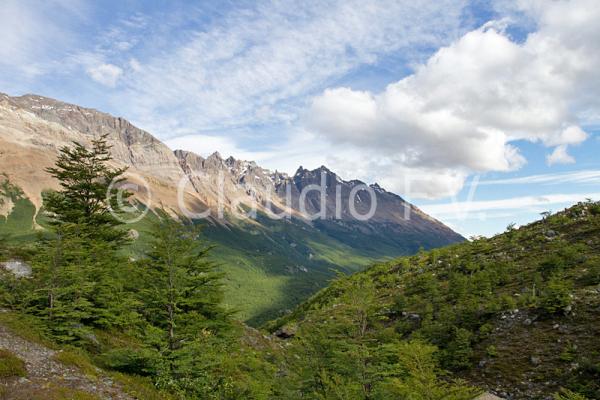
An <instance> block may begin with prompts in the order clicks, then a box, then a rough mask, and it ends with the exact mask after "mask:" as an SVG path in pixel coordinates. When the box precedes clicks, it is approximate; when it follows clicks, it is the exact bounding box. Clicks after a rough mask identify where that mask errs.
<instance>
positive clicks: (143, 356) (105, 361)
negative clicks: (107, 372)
mask: <svg viewBox="0 0 600 400" xmlns="http://www.w3.org/2000/svg"><path fill="white" fill-rule="evenodd" d="M100 363H101V364H102V365H103V366H104V367H106V368H108V369H112V370H114V371H119V372H123V373H127V374H135V375H141V376H147V375H153V374H155V373H156V371H157V369H158V364H159V354H157V353H156V352H154V351H152V350H148V349H140V350H138V349H130V348H122V349H115V350H111V351H108V352H106V353H104V354H102V355H101V356H100Z"/></svg>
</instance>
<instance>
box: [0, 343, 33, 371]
mask: <svg viewBox="0 0 600 400" xmlns="http://www.w3.org/2000/svg"><path fill="white" fill-rule="evenodd" d="M26 375H27V369H26V368H25V361H23V360H21V359H20V358H19V357H17V355H16V354H14V353H13V352H11V351H9V350H6V349H0V378H9V377H19V376H26Z"/></svg>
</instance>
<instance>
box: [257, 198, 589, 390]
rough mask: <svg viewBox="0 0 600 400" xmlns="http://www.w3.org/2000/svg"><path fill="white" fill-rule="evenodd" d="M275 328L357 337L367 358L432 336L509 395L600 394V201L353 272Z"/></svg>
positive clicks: (447, 364) (445, 355) (466, 369)
mask: <svg viewBox="0 0 600 400" xmlns="http://www.w3.org/2000/svg"><path fill="white" fill-rule="evenodd" d="M267 328H268V329H269V331H271V332H273V333H274V334H276V335H278V336H280V337H282V338H286V340H287V341H288V342H289V344H290V345H291V346H292V347H293V346H294V345H298V343H306V342H312V343H314V342H315V339H314V338H316V337H321V338H328V339H329V340H330V342H329V343H330V346H333V347H334V350H332V352H333V354H336V352H339V351H342V352H343V350H342V347H343V346H344V345H342V344H340V345H335V344H332V343H345V345H346V347H351V345H350V343H352V346H354V347H351V348H353V351H355V352H356V353H355V354H366V356H365V358H364V360H365V362H366V363H369V362H373V358H370V357H372V355H373V354H376V351H378V350H377V349H382V348H385V347H386V346H388V345H389V344H390V343H395V342H396V341H397V340H401V341H411V340H425V341H427V342H429V343H432V344H434V345H436V346H437V347H438V349H439V350H437V351H436V357H437V358H438V359H439V360H440V362H441V365H442V366H443V367H444V368H445V369H447V370H449V371H451V372H452V376H454V377H460V378H463V379H465V380H466V381H468V382H469V383H470V384H472V385H475V386H478V387H480V388H482V389H485V390H487V391H489V392H492V393H496V394H498V395H499V396H501V397H502V398H508V399H547V398H550V397H551V395H552V394H553V393H556V392H558V391H559V390H561V388H567V389H570V390H572V391H573V392H575V393H580V394H581V395H584V396H586V397H587V398H595V399H597V398H600V383H599V382H600V342H599V341H598V336H599V335H600V204H599V203H592V202H588V203H583V204H578V205H576V206H574V207H572V208H569V209H567V210H565V211H563V212H559V213H557V214H555V215H551V216H550V215H547V216H545V217H544V219H543V220H541V221H538V222H535V223H533V224H531V225H528V226H524V227H521V228H519V229H515V228H513V227H509V229H508V230H507V232H506V233H504V234H501V235H498V236H495V237H493V238H490V239H479V240H476V241H475V242H471V243H464V244H459V245H454V246H449V247H446V248H443V249H437V250H432V251H429V252H420V253H419V254H417V255H415V256H412V257H406V258H400V259H397V260H394V261H391V262H386V263H383V264H380V265H377V266H374V267H372V268H369V269H368V270H366V271H364V272H360V273H356V274H354V275H352V276H350V277H342V278H340V279H338V280H337V281H335V282H334V283H333V284H332V285H330V286H329V287H328V288H327V289H324V290H322V291H320V292H319V293H318V294H316V295H315V296H314V297H312V298H311V299H310V300H309V301H307V302H305V303H303V304H302V305H301V306H299V307H298V308H296V309H295V310H294V311H293V312H292V313H291V314H289V315H288V316H286V317H284V318H280V319H279V320H277V321H274V322H271V323H269V324H267ZM356 329H359V330H360V332H361V334H360V335H358V336H357V334H356V331H355V330H356ZM335 346H338V348H337V350H335ZM357 349H358V350H357ZM338 354H340V353H338ZM369 354H370V355H371V356H369ZM336 357H337V356H334V359H333V360H331V359H330V360H329V361H328V362H324V365H332V366H331V367H325V368H326V369H327V370H328V371H330V372H331V373H334V372H335V371H336V368H337V367H335V366H333V365H334V364H335V358H336ZM357 357H360V356H357ZM338 371H339V369H338ZM351 376H352V375H346V376H345V377H347V378H350V377H351ZM354 379H361V378H356V377H355V378H354ZM549 396H550V397H549ZM573 398H575V397H573Z"/></svg>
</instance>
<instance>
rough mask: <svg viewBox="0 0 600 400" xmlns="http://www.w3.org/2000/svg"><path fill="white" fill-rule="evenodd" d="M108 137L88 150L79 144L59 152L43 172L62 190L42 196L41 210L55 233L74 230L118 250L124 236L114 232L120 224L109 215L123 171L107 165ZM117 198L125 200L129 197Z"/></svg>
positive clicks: (115, 203) (127, 194)
mask: <svg viewBox="0 0 600 400" xmlns="http://www.w3.org/2000/svg"><path fill="white" fill-rule="evenodd" d="M107 136H108V135H106V134H105V135H102V136H100V137H99V138H98V139H94V140H93V141H92V147H91V149H87V148H86V147H85V146H84V145H82V144H81V143H78V142H73V147H68V146H65V147H63V148H61V150H60V154H59V156H58V158H57V160H56V164H55V166H54V167H51V168H47V169H46V171H47V172H48V173H49V174H50V175H52V176H53V177H54V178H56V179H57V180H58V181H59V183H60V186H61V188H62V189H61V190H59V191H51V192H46V193H44V208H45V209H46V211H47V212H48V213H49V214H50V216H51V223H52V224H53V225H54V226H55V227H56V228H57V229H60V230H63V231H65V230H68V228H73V227H75V228H76V229H75V232H73V233H75V234H77V235H78V236H86V237H87V238H89V239H91V240H100V241H102V242H105V243H109V244H114V245H117V246H118V245H120V244H122V243H123V242H124V241H125V240H126V236H127V232H125V231H124V230H120V229H114V228H115V227H117V226H119V225H121V224H122V222H120V221H119V220H118V219H117V218H115V217H114V215H113V214H112V213H111V207H115V206H116V205H117V196H118V194H119V193H118V188H117V185H118V184H119V183H121V182H122V181H123V180H124V178H123V176H122V175H123V173H124V172H125V171H126V168H117V169H113V168H111V167H110V166H109V165H108V163H109V162H110V161H111V160H112V157H111V155H110V148H111V146H109V145H108V144H107V140H106V139H107ZM120 195H121V197H122V198H127V197H128V196H129V195H130V193H127V192H123V193H121V194H120ZM65 233H66V232H65Z"/></svg>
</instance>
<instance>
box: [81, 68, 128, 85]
mask: <svg viewBox="0 0 600 400" xmlns="http://www.w3.org/2000/svg"><path fill="white" fill-rule="evenodd" d="M87 73H88V74H89V76H90V78H92V79H93V80H95V81H96V82H98V83H100V84H102V85H104V86H108V87H115V86H116V85H117V81H118V80H119V78H120V77H121V75H123V69H122V68H120V67H117V66H116V65H113V64H100V65H96V66H93V67H89V68H88V69H87Z"/></svg>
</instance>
